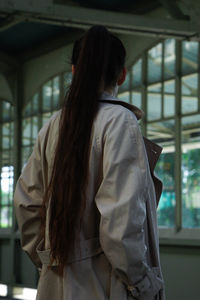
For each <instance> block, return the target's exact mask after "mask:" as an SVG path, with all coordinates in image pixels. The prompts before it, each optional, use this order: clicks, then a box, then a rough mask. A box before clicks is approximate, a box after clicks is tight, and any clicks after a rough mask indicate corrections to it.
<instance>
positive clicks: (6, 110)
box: [2, 101, 12, 122]
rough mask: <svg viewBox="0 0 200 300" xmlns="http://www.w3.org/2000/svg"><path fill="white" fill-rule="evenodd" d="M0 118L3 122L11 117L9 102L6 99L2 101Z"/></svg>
mask: <svg viewBox="0 0 200 300" xmlns="http://www.w3.org/2000/svg"><path fill="white" fill-rule="evenodd" d="M2 119H3V121H4V122H5V121H10V120H11V119H12V112H11V104H10V103H9V102H6V101H2Z"/></svg>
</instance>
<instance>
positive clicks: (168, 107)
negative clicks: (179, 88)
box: [164, 80, 175, 117]
mask: <svg viewBox="0 0 200 300" xmlns="http://www.w3.org/2000/svg"><path fill="white" fill-rule="evenodd" d="M174 114H175V81H174V80H169V81H165V82H164V116H165V117H170V116H174Z"/></svg>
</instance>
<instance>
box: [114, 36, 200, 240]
mask: <svg viewBox="0 0 200 300" xmlns="http://www.w3.org/2000/svg"><path fill="white" fill-rule="evenodd" d="M199 67H200V49H199V43H198V42H189V41H183V42H180V41H175V40H173V39H167V40H165V41H163V42H160V43H158V44H157V45H155V46H154V47H153V48H151V49H149V50H148V51H146V52H145V53H144V54H143V56H142V58H139V59H138V60H137V61H136V62H135V63H134V65H133V66H132V68H131V70H130V76H129V78H128V82H127V83H126V85H127V86H129V89H127V90H126V93H129V94H130V97H129V101H130V102H131V103H133V104H134V105H136V106H138V107H140V108H142V109H143V111H144V113H145V117H144V118H143V120H142V124H141V125H142V129H143V131H144V134H145V135H147V136H148V137H149V138H150V139H151V140H153V141H155V142H156V143H158V144H160V145H161V146H162V147H163V152H162V154H161V157H160V160H159V162H158V165H157V168H156V172H157V173H158V175H159V177H161V179H162V180H163V183H164V188H163V193H162V197H161V200H160V204H159V209H158V222H159V225H160V227H161V228H162V227H163V228H172V229H173V231H174V228H175V229H176V230H177V232H179V231H180V232H181V230H180V229H183V230H182V231H184V229H190V228H200V159H199V157H200V93H199V92H198V91H199V90H200V77H199ZM119 96H120V95H119ZM173 231H172V232H173ZM168 232H169V231H168ZM185 232H186V231H185ZM193 233H194V231H193ZM193 233H192V237H194V235H193ZM189 234H190V232H189ZM190 238H191V237H190Z"/></svg>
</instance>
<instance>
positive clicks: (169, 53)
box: [164, 39, 176, 79]
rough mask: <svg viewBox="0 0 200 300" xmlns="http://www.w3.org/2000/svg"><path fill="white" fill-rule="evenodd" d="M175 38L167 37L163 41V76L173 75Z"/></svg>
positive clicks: (170, 76)
mask: <svg viewBox="0 0 200 300" xmlns="http://www.w3.org/2000/svg"><path fill="white" fill-rule="evenodd" d="M175 60H176V55H175V40H172V39H167V40H165V42H164V78H165V79H169V78H172V77H174V76H175Z"/></svg>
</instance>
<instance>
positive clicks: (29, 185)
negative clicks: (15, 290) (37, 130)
mask: <svg viewBox="0 0 200 300" xmlns="http://www.w3.org/2000/svg"><path fill="white" fill-rule="evenodd" d="M42 131H43V130H42ZM43 193H44V178H43V170H42V155H41V142H40V134H39V135H38V138H37V141H36V144H35V146H34V149H33V152H32V155H31V156H30V158H29V160H28V162H27V164H26V165H25V167H24V169H23V170H22V174H21V176H20V177H19V179H18V182H17V185H16V189H15V194H14V206H15V213H16V217H17V222H18V226H19V231H20V233H21V246H22V248H23V250H24V251H25V252H26V253H27V254H28V255H29V256H30V258H31V260H32V261H33V263H34V264H35V265H36V266H37V267H38V268H39V267H41V262H40V260H39V257H38V255H37V253H36V247H37V245H38V243H39V236H40V224H41V217H40V208H41V205H42V201H43Z"/></svg>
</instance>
